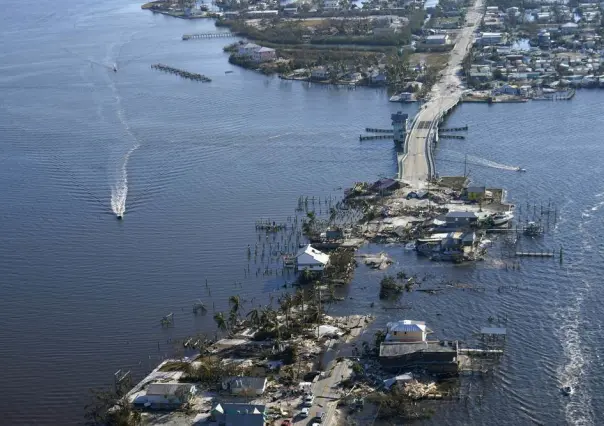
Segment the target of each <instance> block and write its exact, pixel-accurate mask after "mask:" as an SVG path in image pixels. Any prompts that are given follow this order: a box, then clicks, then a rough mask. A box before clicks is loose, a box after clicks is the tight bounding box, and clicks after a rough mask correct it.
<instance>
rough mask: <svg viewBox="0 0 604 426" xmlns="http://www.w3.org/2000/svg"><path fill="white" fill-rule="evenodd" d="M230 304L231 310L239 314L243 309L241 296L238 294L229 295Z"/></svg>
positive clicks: (236, 314)
mask: <svg viewBox="0 0 604 426" xmlns="http://www.w3.org/2000/svg"><path fill="white" fill-rule="evenodd" d="M229 305H230V306H231V312H232V313H234V314H235V316H238V315H239V310H240V309H241V298H240V297H239V296H238V295H235V296H231V297H229Z"/></svg>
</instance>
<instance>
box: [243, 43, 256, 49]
mask: <svg viewBox="0 0 604 426" xmlns="http://www.w3.org/2000/svg"><path fill="white" fill-rule="evenodd" d="M257 47H260V46H258V45H257V44H256V43H246V44H244V45H243V48H244V49H255V48H257Z"/></svg>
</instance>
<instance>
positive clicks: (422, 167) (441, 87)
mask: <svg viewBox="0 0 604 426" xmlns="http://www.w3.org/2000/svg"><path fill="white" fill-rule="evenodd" d="M482 15H483V0H476V1H475V3H474V5H473V6H472V7H471V8H470V9H469V10H468V13H467V15H466V26H465V27H463V28H462V29H461V31H460V32H459V34H458V36H457V39H456V41H455V46H454V47H453V50H451V52H450V56H449V62H448V64H447V66H446V68H445V70H444V71H443V72H442V73H441V76H440V77H441V78H440V81H439V82H438V83H436V84H435V85H434V87H433V88H432V92H431V93H430V95H429V100H428V102H426V103H425V104H423V105H422V106H421V107H420V110H419V112H418V113H417V115H416V116H415V118H414V119H413V121H412V123H411V125H410V126H409V128H408V130H407V135H406V137H405V143H404V147H403V152H402V153H400V154H399V155H398V158H397V162H398V179H399V180H402V181H404V182H406V183H408V184H410V185H411V186H412V187H414V188H418V189H420V188H423V187H424V186H425V185H426V184H427V183H428V181H429V180H430V179H432V178H433V177H434V176H435V170H434V159H433V157H432V144H433V143H434V141H437V140H438V125H439V124H440V122H441V121H442V120H443V118H444V117H445V116H446V115H447V114H448V113H449V112H450V111H451V110H452V109H453V108H454V107H455V106H456V105H457V104H458V103H459V102H460V101H461V95H462V92H463V89H462V88H461V87H460V84H461V82H460V80H459V73H460V71H461V67H462V62H463V59H464V57H465V55H466V53H467V52H468V51H469V50H470V47H471V46H472V43H473V41H474V31H475V30H476V28H477V27H478V25H479V24H480V21H481V19H482Z"/></svg>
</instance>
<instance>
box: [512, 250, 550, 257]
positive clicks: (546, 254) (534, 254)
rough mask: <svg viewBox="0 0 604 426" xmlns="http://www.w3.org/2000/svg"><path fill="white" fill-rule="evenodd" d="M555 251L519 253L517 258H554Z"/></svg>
mask: <svg viewBox="0 0 604 426" xmlns="http://www.w3.org/2000/svg"><path fill="white" fill-rule="evenodd" d="M555 255H556V253H555V252H554V251H517V252H516V256H519V257H554V256H555Z"/></svg>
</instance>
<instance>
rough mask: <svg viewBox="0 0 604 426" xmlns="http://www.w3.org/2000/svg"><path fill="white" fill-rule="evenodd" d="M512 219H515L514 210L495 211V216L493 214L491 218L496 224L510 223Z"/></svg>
mask: <svg viewBox="0 0 604 426" xmlns="http://www.w3.org/2000/svg"><path fill="white" fill-rule="evenodd" d="M512 219H514V214H513V213H512V212H501V213H495V214H494V215H493V216H491V220H492V221H493V225H495V226H499V225H503V224H505V223H508V222H509V221H510V220H512Z"/></svg>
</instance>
